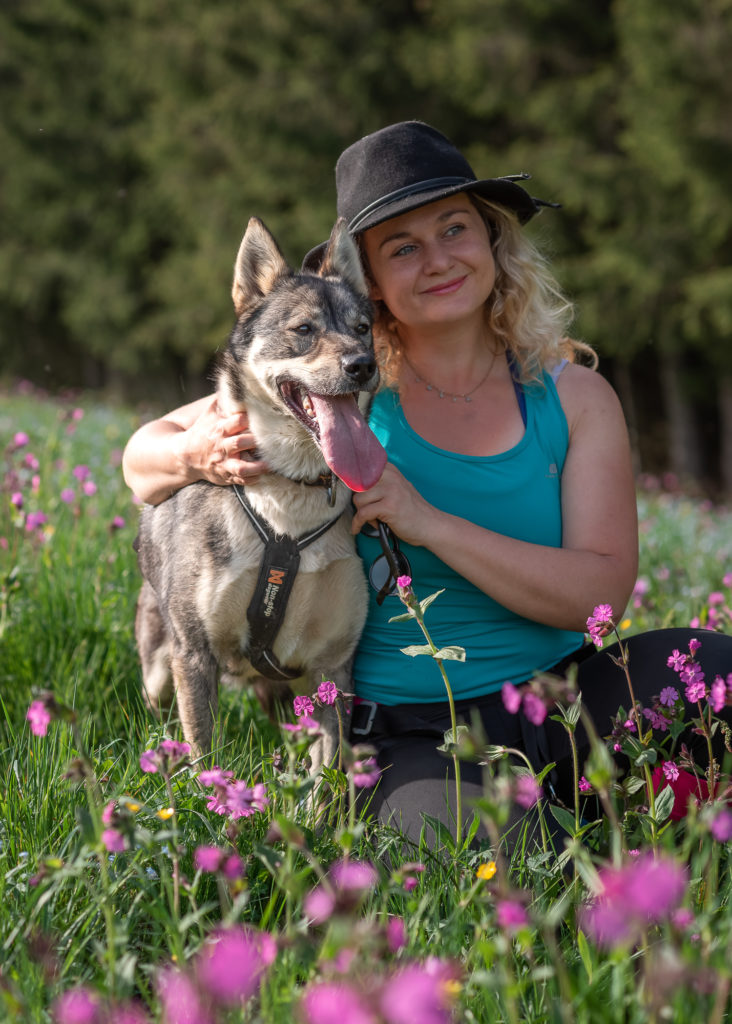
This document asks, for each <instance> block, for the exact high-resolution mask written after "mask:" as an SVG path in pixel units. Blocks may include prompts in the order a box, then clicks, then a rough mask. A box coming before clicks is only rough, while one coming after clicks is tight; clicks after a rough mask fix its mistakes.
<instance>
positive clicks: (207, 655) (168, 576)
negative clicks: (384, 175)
mask: <svg viewBox="0 0 732 1024" xmlns="http://www.w3.org/2000/svg"><path fill="white" fill-rule="evenodd" d="M232 295H233V300H234V307H235V310H236V315H237V322H236V325H235V327H234V330H233V331H232V334H231V337H230V339H229V344H228V347H227V350H226V352H225V353H224V357H223V362H222V365H221V368H220V371H219V376H218V386H217V394H218V403H219V406H220V408H221V411H222V413H224V414H229V413H232V412H234V411H237V410H240V409H242V408H246V410H247V412H248V415H249V423H250V427H251V430H252V432H253V433H254V436H255V437H256V439H257V451H258V454H259V456H260V457H261V458H263V459H264V460H266V462H267V463H268V465H269V467H270V469H271V472H270V473H267V474H266V475H264V476H263V477H262V478H261V479H260V480H259V482H257V483H256V484H255V485H253V486H252V487H250V488H247V489H246V496H247V498H248V500H249V502H250V503H251V505H252V507H253V508H254V509H255V510H256V512H257V513H258V514H259V515H260V516H261V517H262V518H263V519H265V520H266V521H267V522H268V523H269V524H270V525H271V527H272V528H273V530H274V531H275V533H277V534H278V535H280V536H282V535H287V536H291V537H298V536H300V535H302V534H303V533H305V532H307V531H311V530H313V529H314V528H316V527H318V526H319V525H321V524H323V523H325V522H326V521H327V520H329V519H332V518H334V517H336V516H339V518H338V521H337V522H336V524H335V526H333V527H332V528H331V529H330V530H329V531H328V532H327V533H325V534H324V535H323V536H322V537H320V538H319V539H318V540H316V541H315V542H314V543H313V544H312V545H310V546H309V547H307V548H305V549H304V550H303V551H302V553H301V561H300V567H299V572H298V574H297V577H296V578H295V582H294V586H293V589H292V593H291V595H290V600H289V604H288V607H287V611H286V614H285V618H284V622H283V624H282V628H281V630H280V632H279V634H278V636H277V638H276V641H275V643H274V645H273V651H274V653H275V655H276V657H277V658H278V659H279V662H280V663H281V664H282V665H283V666H291V667H295V666H297V667H302V668H303V669H304V670H305V673H306V675H305V677H304V678H305V679H306V685H307V687H308V690H309V692H312V691H313V689H314V688H315V687H317V685H318V683H320V681H321V679H322V678H323V677H325V678H327V679H332V680H333V681H334V682H335V683H336V685H338V686H339V687H340V688H341V689H348V687H349V677H350V663H351V659H352V655H353V652H354V649H355V646H356V643H357V641H358V638H359V636H360V633H361V630H362V628H363V623H364V619H365V614H366V583H365V578H364V573H363V569H362V566H361V562H360V560H359V558H358V556H357V554H356V551H355V545H354V541H353V538H352V536H351V533H350V523H351V514H350V498H351V492H350V490H349V489H348V487H346V486H345V485H344V484H343V483H342V482H340V481H338V482H337V487H336V492H335V505H334V507H329V506H328V495H327V491H326V490H325V489H324V488H323V487H322V486H313V485H312V483H308V482H303V481H313V480H315V479H317V478H318V476H319V475H320V474H323V473H324V472H327V471H328V465H327V464H326V461H325V458H324V454H323V451H322V450H321V442H322V437H321V436H320V430H319V427H318V426H316V425H315V421H314V420H313V419H312V418H311V417H312V410H311V412H310V414H309V415H308V413H306V412H304V411H303V407H302V395H303V392H305V393H307V394H308V395H314V396H316V400H318V401H322V400H323V399H322V398H321V399H317V396H344V395H353V396H354V397H353V398H352V399H349V400H348V402H349V406H351V407H352V408H351V413H349V415H351V414H353V415H356V416H357V417H359V418H360V413H359V412H358V409H357V406H356V396H357V393H359V392H373V391H374V390H375V389H376V387H377V384H378V371H377V369H376V362H375V359H374V353H373V342H372V338H371V303H370V301H369V299H368V291H367V286H366V282H365V280H364V277H363V273H362V270H361V266H360V262H359V258H358V253H357V250H356V248H355V246H354V244H353V241H352V240H351V238H350V236H349V234H348V231H347V229H346V227H345V224H344V223H343V222H341V221H339V222H338V223H337V224H336V226H335V227H334V229H333V233H332V235H331V238H330V241H329V243H328V248H327V251H326V254H325V258H324V260H323V264H322V267H321V269H320V272H319V273H318V275H317V276H316V275H313V274H302V273H300V274H296V273H294V272H293V271H292V270H291V269H290V267H289V266H288V265H287V263H286V262H285V260H284V257H283V256H282V254H281V252H280V250H279V248H278V247H277V245H276V243H275V241H274V239H273V238H272V236H271V235H270V234H269V232H268V231H267V229H266V228H265V226H264V225H263V224H262V223H261V222H260V221H258V220H256V218H252V220H251V221H250V222H249V225H248V227H247V231H246V234H245V235H244V238H243V240H242V243H241V248H240V250H239V255H238V258H237V261H236V266H235V272H234V284H233V290H232ZM298 396H299V397H298ZM336 400H337V399H336ZM305 401H306V404H307V398H306V399H305ZM326 401H331V399H328V398H326ZM342 404H343V402H341V405H342ZM317 409H318V411H319V410H320V405H318V406H317ZM336 418H338V417H336ZM363 430H364V431H366V430H367V428H366V427H365V424H363ZM363 437H367V438H369V439H370V440H369V443H367V444H365V445H364V443H363ZM371 441H373V444H374V445H376V447H373V445H371V446H370V444H371ZM363 447H366V448H367V449H368V450H369V452H370V455H371V456H372V457H374V458H372V461H375V462H376V463H378V464H377V465H376V466H371V468H370V469H368V470H367V471H366V474H365V475H366V477H367V478H368V479H369V480H371V481H372V482H375V479H377V478H378V476H379V475H380V473H381V470H382V469H383V462H384V461H385V455H384V457H383V461H380V459H379V455H380V453H382V452H383V450H382V449H380V446H378V442H375V439H374V438H373V435H372V434H370V432H368V434H364V435H362V438H361V443H360V444H355V445H354V448H358V449H361V448H363ZM331 461H332V459H331ZM365 486H371V483H369V482H367V483H366V484H365ZM339 514H340V515H339ZM262 551H263V545H262V541H261V540H260V539H259V537H258V536H257V534H256V532H255V529H254V527H253V526H252V525H251V523H250V521H249V519H248V517H247V516H246V515H245V513H244V511H243V510H242V508H241V506H240V504H239V501H238V499H237V497H236V495H235V493H234V490H233V488H231V487H222V486H215V485H213V484H210V483H206V482H199V483H196V484H192V485H190V486H188V487H185V488H183V489H182V490H180V491H178V492H177V493H176V494H174V495H173V496H172V497H171V498H169V499H168V500H167V501H164V502H163V503H162V504H160V505H158V506H156V507H146V508H145V509H144V510H143V513H142V517H141V524H140V533H139V537H138V556H139V563H140V568H141V571H142V574H143V576H144V577H145V582H144V584H143V587H142V591H141V594H140V599H139V602H138V610H137V618H136V635H137V642H138V648H139V652H140V658H141V662H142V671H143V685H144V693H145V697H146V700H147V702H148V704H149V706H150V707H151V708H152V709H153V710H156V709H159V708H160V707H163V706H166V705H167V704H169V702H170V700H171V699H172V695H173V691H175V693H176V696H177V701H178V710H179V714H180V718H181V723H182V726H183V732H184V735H185V737H186V739H187V740H188V742H189V743H191V745H192V748H193V751H194V753H195V754H196V755H202V754H205V753H207V752H208V751H210V749H211V744H212V736H213V726H214V721H215V716H216V713H217V703H218V679H219V675H220V674H221V673H226V674H227V675H229V676H235V677H239V678H241V679H243V680H245V681H247V682H252V681H253V678H252V676H253V671H252V668H251V665H250V664H249V662H248V660H247V656H246V655H247V647H248V642H249V624H248V621H247V615H246V612H247V607H248V605H249V602H250V599H251V597H252V594H253V592H254V588H255V584H256V580H257V577H258V572H259V566H260V561H261V558H262ZM260 678H261V677H260ZM324 710H327V711H328V712H329V713H328V714H325V715H323V717H322V720H321V724H322V725H323V727H324V735H323V738H322V739H321V740H319V741H318V746H319V750H316V751H314V753H313V761H314V763H316V762H320V763H322V762H329V761H331V760H332V759H333V757H334V756H335V753H336V743H337V721H336V719H335V715H334V714H332V711H333V709H324Z"/></svg>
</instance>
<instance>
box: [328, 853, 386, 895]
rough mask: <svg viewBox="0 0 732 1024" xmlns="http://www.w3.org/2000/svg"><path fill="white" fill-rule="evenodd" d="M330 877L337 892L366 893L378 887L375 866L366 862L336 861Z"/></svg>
mask: <svg viewBox="0 0 732 1024" xmlns="http://www.w3.org/2000/svg"><path fill="white" fill-rule="evenodd" d="M330 875H331V878H332V879H333V884H334V886H335V888H336V890H337V891H339V892H348V893H366V892H368V891H369V890H371V889H373V888H374V887H375V886H376V883H377V881H378V878H379V876H378V873H377V871H376V868H375V867H374V866H373V864H369V863H368V862H367V861H364V860H340V861H336V863H335V864H333V866H332V867H331V869H330Z"/></svg>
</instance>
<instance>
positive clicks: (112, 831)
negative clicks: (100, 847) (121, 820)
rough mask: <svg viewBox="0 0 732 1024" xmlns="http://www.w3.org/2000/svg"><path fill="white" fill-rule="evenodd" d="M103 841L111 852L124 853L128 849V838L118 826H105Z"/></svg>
mask: <svg viewBox="0 0 732 1024" xmlns="http://www.w3.org/2000/svg"><path fill="white" fill-rule="evenodd" d="M102 842H103V843H104V846H105V847H106V848H107V850H109V852H110V853H122V852H123V851H124V850H126V849H127V840H126V839H125V837H124V836H123V835H122V833H121V832H120V831H119V829H116V828H105V829H104V831H103V832H102Z"/></svg>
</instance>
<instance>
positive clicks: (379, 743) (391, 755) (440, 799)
mask: <svg viewBox="0 0 732 1024" xmlns="http://www.w3.org/2000/svg"><path fill="white" fill-rule="evenodd" d="M691 637H696V638H698V639H699V640H700V641H701V642H702V647H701V649H700V651H699V653H698V655H697V661H699V662H700V664H701V666H702V668H703V669H704V671H705V674H706V680H707V684H709V683H711V681H712V679H713V678H714V676H715V675H717V674H720V675H722V676H723V677H725V678H726V676H727V674H728V673H730V672H732V637H731V636H727V635H723V634H719V633H711V632H708V631H704V630H696V631H694V630H688V629H664V630H654V631H652V632H649V633H642V634H638V635H637V636H635V637H631V638H629V640H628V641H626V643H628V646H629V650H630V675H631V681H632V683H633V690H634V693H635V698H636V700H637V701H640V702H641V703H642V704H643V706H648V705H649V704H650V703H651V701H652V698H653V697H654V696H655V695H657V694H658V693H660V691H661V690H662V689H663V687H664V686H675V687H676V688H677V689H678V690H679V692H680V693H682V694H683V686H682V685H681V684H680V682H679V677H678V676H677V675H676V673H675V672H674V671H673V670H672V669H671V668H669V667H668V666H667V664H666V662H667V659H668V656H669V655H670V654H671V652H672V650H674V649H675V648H678V649H679V650H680V651H681V652H682V653H684V652H685V651H687V650H688V643H689V639H690V638H691ZM618 653H619V651H618V649H617V647H616V646H613V647H611V648H609V649H606V650H603V651H597V652H595V651H594V649H593V648H591V647H590V648H582V649H581V650H580V651H578V652H576V654H575V655H573V656H571V657H570V658H568V659H565V660H564V662H562V663H561V664H560V666H557V670H556V671H555V672H554V673H553V674H562V672H563V671H565V670H566V668H567V663H571V662H572V661H574V662H575V663H576V664H577V665H578V671H577V682H578V687H579V689H580V691H581V693H582V699H583V702H584V706H585V707H586V709H587V710H588V711H589V713H590V716H591V717H592V720H593V722H594V724H595V727H596V728H597V730H598V732H599V734H600V735H601V736H603V735H607V734H608V733H609V732H610V728H611V721H612V720H613V719H614V717H615V715H616V714H617V711H618V708H619V707H620V706H621V705H622V706H623V707H625V708H626V709H627V708H629V707H630V703H631V701H630V695H629V691H628V686H627V681H626V677H625V674H624V672H623V670H622V669H621V668H619V667H618V666H617V665H616V664H615V663H614V662H613V660H612V658H611V655H612V654H615V655H616V656H617V655H618ZM456 711H457V717H458V720H459V721H460V720H462V721H464V722H466V723H467V724H470V720H471V715H472V714H474V713H475V712H476V711H477V713H478V714H479V715H480V719H481V722H482V725H483V729H484V731H485V734H486V736H487V738H488V742H489V743H493V744H499V745H502V746H508V747H515V748H517V749H519V750H521V751H523V752H524V753H525V754H526V756H527V757H528V758H529V760H530V761H531V763H532V764H533V766H534V768H535V770H540V769H541V768H542V767H544V766H545V765H546V764H549V763H550V762H556V766H557V767H556V769H555V771H554V772H553V773H552V781H553V784H554V787H555V790H556V795H557V796H558V798H559V799H560V800H563V801H564V802H565V803H567V804H571V803H572V800H573V793H574V789H573V786H574V780H573V770H572V759H571V746H570V743H569V739H568V736H567V733H566V731H565V729H564V728H563V726H562V725H561V724H559V723H557V722H552V721H551V720H550V719H549V718H547V720H546V721H545V723H544V724H543V725H542V726H541V727H538V728H537V727H536V726H533V725H532V724H531V723H530V722H529V721H528V720H527V719H526V717H525V715H524V714H523V713H522V712H519V713H518V714H510V713H509V712H508V711H506V709H505V708H504V706H503V700H502V697H501V694H500V692H499V693H491V694H488V695H487V696H486V697H481V698H478V699H470V700H462V701H456ZM687 717H688V716H687ZM720 717H722V718H725V720H726V721H728V722H730V723H731V724H732V708H730V707H727V708H725V709H724V710H723V711H722V713H721V716H720ZM450 728H451V723H450V711H449V705H448V703H447V701H444V702H443V701H439V702H436V703H429V704H401V705H396V706H394V707H385V706H383V705H377V706H376V707H375V708H374V707H373V706H372V705H371V702H364V703H363V704H360V705H357V706H356V707H355V708H354V718H353V724H352V733H351V742H352V743H358V742H363V743H368V744H370V745H372V746H374V747H375V748H376V751H377V761H378V764H379V768H380V769H381V770H382V774H381V777H380V779H379V782H378V784H377V785H376V787H375V788H374V789H373V790H367V791H362V794H361V800H362V801H364V800H368V801H369V804H368V813H370V814H373V815H375V816H376V817H377V818H378V819H379V821H381V822H383V823H385V824H390V825H392V826H394V827H396V828H398V829H400V831H402V832H403V833H404V834H405V835H406V836H407V837H408V838H409V839H411V840H412V841H414V842H416V841H417V840H418V839H419V836H420V832H421V831H422V827H423V824H424V819H423V815H425V814H426V815H430V816H431V817H433V818H437V819H438V820H440V821H442V822H443V823H444V824H445V825H447V826H448V827H449V828H450V829H451V830H452V825H453V821H454V816H455V782H454V771H453V764H452V759H451V758H449V757H446V756H445V754H444V753H442V752H440V751H439V750H438V749H437V747H438V746H439V745H440V744H441V743H442V742H443V737H444V733H445V732H446V731H447V730H449V729H450ZM576 738H577V744H578V747H579V758H580V772H581V771H582V765H583V763H584V760H585V759H586V757H587V754H588V752H589V742H588V739H587V736H586V734H585V731H584V729H583V728H582V727H581V726H580V727H578V729H577V733H576ZM682 740H683V741H684V742H685V743H686V744H687V746H689V747H690V748H691V749H692V752H693V753H694V756H695V758H696V759H697V761H698V763H700V764H705V763H706V762H705V759H706V744H705V742H704V741H703V740H702V739H701V738H700V737H697V736H694V735H693V734H692V733H691V731H689V732H688V735H687V734H685V735H683V736H682ZM722 752H723V747H722V742H721V736H720V733H719V732H718V733H717V750H716V751H715V753H716V754H717V756H721V754H722ZM482 773H483V769H482V768H481V766H480V765H477V764H475V763H472V762H469V761H462V762H461V765H460V775H461V793H462V803H463V813H464V816H465V817H466V820H469V819H470V818H472V814H473V811H472V801H473V800H475V799H477V798H478V797H480V796H481V795H482V793H483V785H482V781H483V775H482ZM484 837H485V833H484V832H481V833H479V838H484Z"/></svg>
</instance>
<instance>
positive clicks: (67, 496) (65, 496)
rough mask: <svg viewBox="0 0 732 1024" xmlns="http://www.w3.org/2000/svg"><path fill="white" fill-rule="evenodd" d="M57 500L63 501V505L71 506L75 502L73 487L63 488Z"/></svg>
mask: <svg viewBox="0 0 732 1024" xmlns="http://www.w3.org/2000/svg"><path fill="white" fill-rule="evenodd" d="M59 498H60V499H61V501H63V503H64V505H73V504H74V501H75V500H76V492H75V491H74V489H73V487H64V489H63V490H62V491H61V493H60V494H59Z"/></svg>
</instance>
